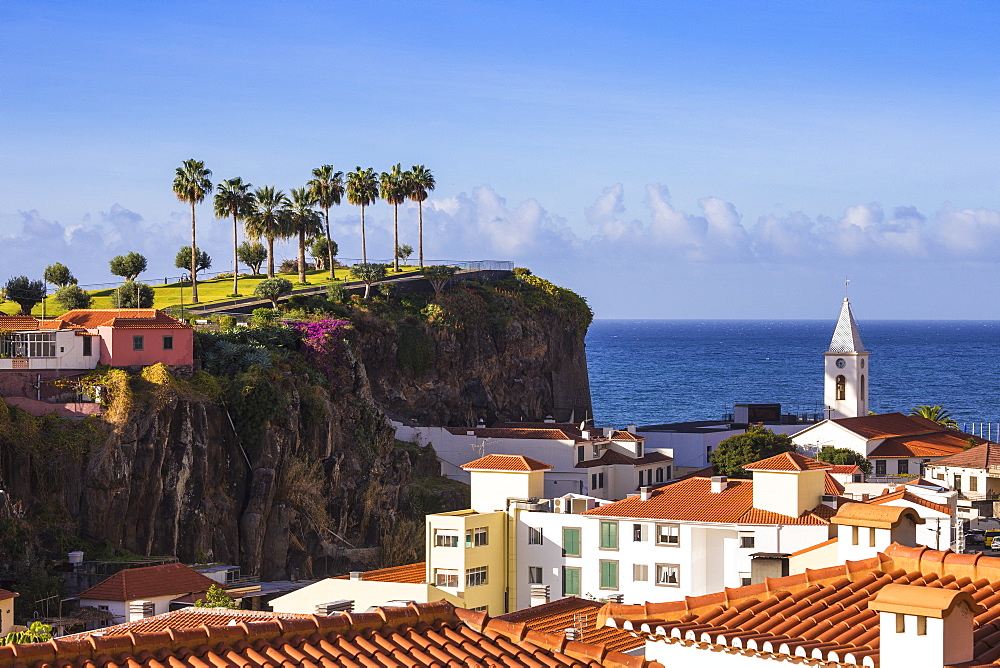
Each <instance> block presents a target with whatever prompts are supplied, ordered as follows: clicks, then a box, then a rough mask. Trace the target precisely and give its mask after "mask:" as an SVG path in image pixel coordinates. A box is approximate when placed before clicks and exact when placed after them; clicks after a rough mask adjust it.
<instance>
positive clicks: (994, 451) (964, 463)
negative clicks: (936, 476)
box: [934, 443, 1000, 470]
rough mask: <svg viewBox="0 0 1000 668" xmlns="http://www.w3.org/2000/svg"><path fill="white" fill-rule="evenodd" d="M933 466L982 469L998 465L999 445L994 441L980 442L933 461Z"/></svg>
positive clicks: (999, 460) (999, 464) (999, 456)
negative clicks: (972, 446)
mask: <svg viewBox="0 0 1000 668" xmlns="http://www.w3.org/2000/svg"><path fill="white" fill-rule="evenodd" d="M934 466H957V467H960V468H966V469H982V470H986V469H988V468H989V467H991V466H1000V445H998V444H996V443H982V444H980V445H977V446H976V447H974V448H969V449H968V450H963V451H962V452H959V453H957V454H954V455H951V456H949V457H944V458H943V459H938V460H937V461H935V462H934Z"/></svg>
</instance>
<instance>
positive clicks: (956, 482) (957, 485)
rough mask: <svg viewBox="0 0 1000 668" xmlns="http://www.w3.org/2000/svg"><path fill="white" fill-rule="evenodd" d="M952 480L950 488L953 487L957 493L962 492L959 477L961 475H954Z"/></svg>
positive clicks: (960, 477)
mask: <svg viewBox="0 0 1000 668" xmlns="http://www.w3.org/2000/svg"><path fill="white" fill-rule="evenodd" d="M952 480H953V481H954V484H952V487H954V488H955V489H956V490H958V491H959V492H961V491H962V476H961V474H959V473H956V474H954V476H953V477H952Z"/></svg>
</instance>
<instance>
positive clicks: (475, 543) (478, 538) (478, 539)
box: [465, 527, 487, 547]
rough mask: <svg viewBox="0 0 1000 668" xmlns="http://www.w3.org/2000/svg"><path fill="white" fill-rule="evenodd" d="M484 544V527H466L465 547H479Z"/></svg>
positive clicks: (485, 541)
mask: <svg viewBox="0 0 1000 668" xmlns="http://www.w3.org/2000/svg"><path fill="white" fill-rule="evenodd" d="M486 544H487V540H486V527H476V528H475V529H466V531H465V546H466V547H481V546H483V545H486Z"/></svg>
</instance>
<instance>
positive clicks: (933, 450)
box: [868, 429, 986, 459]
mask: <svg viewBox="0 0 1000 668" xmlns="http://www.w3.org/2000/svg"><path fill="white" fill-rule="evenodd" d="M969 439H972V440H973V441H974V442H976V443H985V442H986V441H984V440H982V439H980V438H978V437H976V436H972V435H971V434H963V433H961V432H959V431H955V430H953V429H944V430H942V431H939V432H936V433H933V434H920V435H916V436H897V437H895V438H887V439H886V440H884V441H882V442H881V443H879V444H878V445H877V446H875V448H874V449H873V450H872V451H871V452H870V453H868V457H869V459H871V458H894V457H947V456H949V455H955V454H958V453H960V452H962V451H963V450H964V449H965V448H967V447H968V446H969Z"/></svg>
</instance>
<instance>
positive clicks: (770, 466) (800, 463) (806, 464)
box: [743, 452, 833, 471]
mask: <svg viewBox="0 0 1000 668" xmlns="http://www.w3.org/2000/svg"><path fill="white" fill-rule="evenodd" d="M832 468H833V464H827V463H826V462H821V461H819V460H818V459H813V458H812V457H806V456H805V455H800V454H799V453H797V452H782V453H779V454H777V455H774V456H773V457H768V458H767V459H761V460H760V461H757V462H751V463H749V464H746V465H745V466H744V467H743V470H744V471H817V470H819V469H832Z"/></svg>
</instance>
